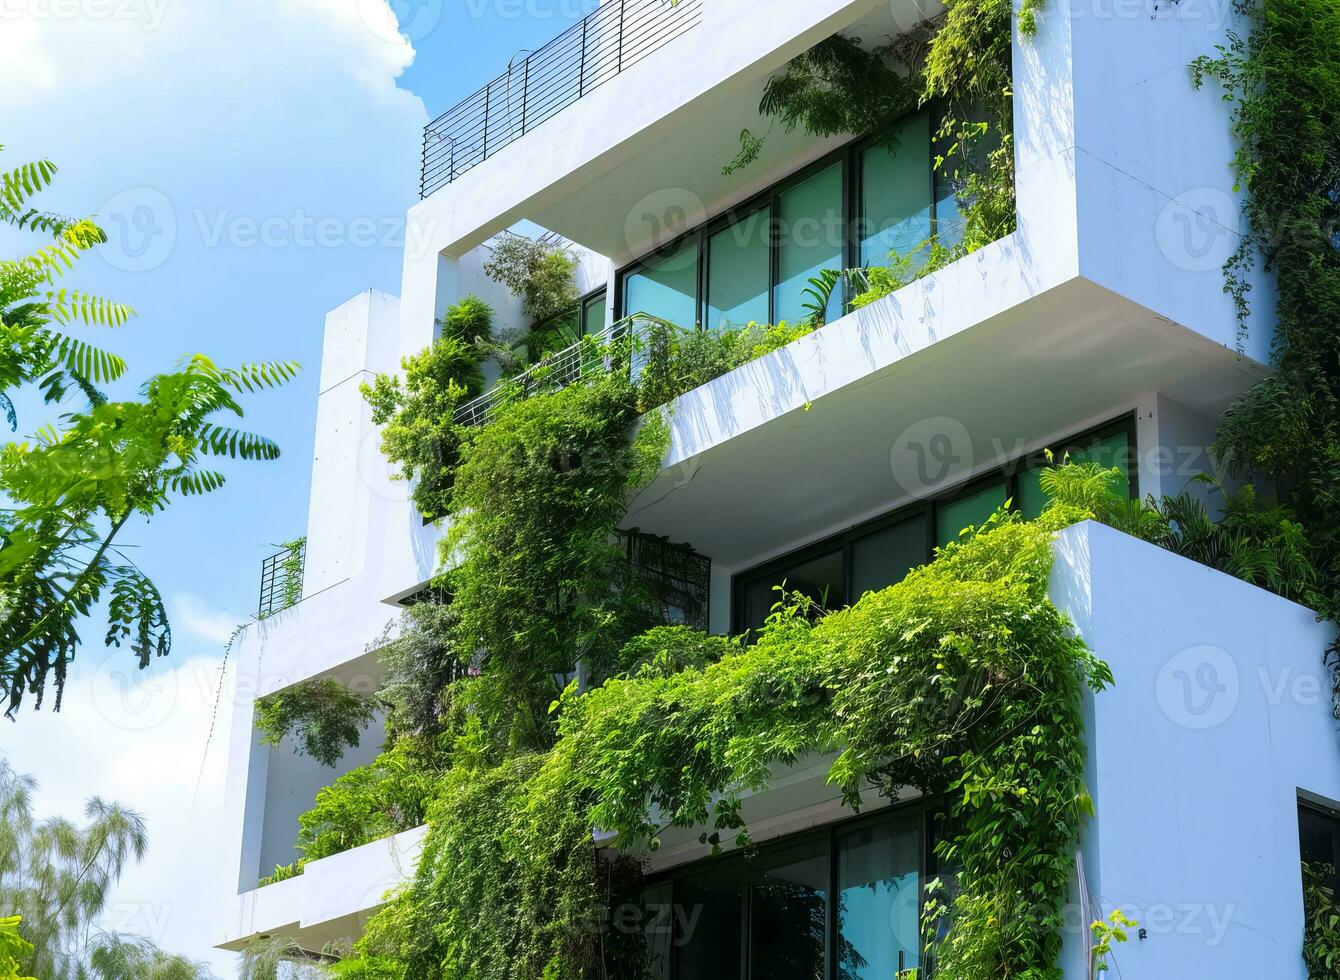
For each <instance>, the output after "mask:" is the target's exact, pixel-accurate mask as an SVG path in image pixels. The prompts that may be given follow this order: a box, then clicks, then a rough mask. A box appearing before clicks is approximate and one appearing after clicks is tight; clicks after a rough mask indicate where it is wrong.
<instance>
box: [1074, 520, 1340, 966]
mask: <svg viewBox="0 0 1340 980" xmlns="http://www.w3.org/2000/svg"><path fill="white" fill-rule="evenodd" d="M1056 554H1057V563H1056V566H1055V569H1054V571H1053V575H1052V584H1051V594H1052V598H1053V600H1054V601H1055V602H1056V604H1057V605H1058V607H1060V608H1061V610H1062V611H1063V612H1065V613H1067V614H1068V615H1069V616H1070V617H1071V618H1072V619H1073V621H1074V622H1075V624H1076V626H1077V628H1078V631H1079V633H1080V634H1081V635H1082V636H1083V637H1084V638H1085V640H1087V641H1088V643H1089V645H1090V647H1091V648H1092V649H1093V650H1094V651H1095V652H1096V653H1097V654H1098V655H1099V656H1100V657H1102V658H1103V659H1104V660H1105V661H1106V662H1107V663H1108V664H1109V665H1110V666H1111V668H1112V671H1113V674H1114V675H1115V677H1116V684H1115V686H1113V687H1112V688H1110V689H1108V690H1106V691H1104V692H1102V693H1101V694H1098V695H1095V696H1093V697H1092V698H1090V699H1089V703H1088V705H1087V714H1088V718H1087V729H1088V735H1087V741H1088V743H1089V760H1088V779H1089V786H1090V789H1091V792H1092V794H1093V798H1094V803H1095V806H1096V811H1097V813H1096V816H1095V818H1094V819H1093V820H1092V821H1091V822H1090V823H1089V824H1088V826H1087V828H1086V830H1085V833H1084V843H1083V854H1084V864H1085V868H1086V872H1087V876H1088V884H1089V889H1090V891H1091V893H1092V895H1093V897H1094V898H1095V899H1096V904H1097V905H1098V906H1099V907H1100V910H1101V914H1106V912H1107V911H1109V910H1110V909H1112V908H1114V907H1119V908H1121V909H1122V910H1123V911H1124V912H1125V913H1126V914H1127V915H1130V916H1131V917H1132V918H1135V919H1138V920H1140V923H1141V925H1142V926H1143V927H1144V928H1145V929H1146V931H1147V938H1146V939H1144V940H1140V939H1138V938H1137V937H1136V936H1135V935H1132V937H1131V941H1130V942H1128V943H1127V944H1125V945H1123V946H1121V947H1119V948H1118V950H1117V954H1116V957H1115V963H1116V967H1117V969H1114V971H1113V974H1112V975H1114V976H1125V977H1151V978H1153V977H1158V978H1165V977H1223V978H1242V980H1248V978H1256V977H1271V978H1272V980H1273V978H1280V980H1285V978H1298V980H1303V978H1305V977H1306V971H1305V970H1304V968H1303V962H1302V960H1301V958H1300V951H1301V948H1302V946H1301V944H1302V924H1303V905H1302V890H1301V881H1300V872H1299V840H1298V794H1299V791H1300V790H1305V791H1308V792H1311V793H1314V794H1317V795H1319V796H1321V797H1323V798H1325V799H1327V800H1332V801H1334V800H1340V752H1338V751H1337V745H1336V722H1335V720H1334V718H1333V717H1332V715H1331V702H1330V677H1329V674H1328V672H1327V671H1326V670H1325V668H1324V666H1323V663H1322V655H1323V651H1324V650H1325V649H1326V647H1327V645H1328V644H1329V642H1330V641H1331V639H1332V638H1333V636H1334V631H1333V629H1332V628H1331V627H1330V626H1329V625H1325V624H1319V623H1317V622H1316V621H1315V617H1314V616H1313V614H1312V613H1311V612H1310V611H1309V610H1307V609H1304V608H1302V607H1301V606H1297V605H1294V604H1293V603H1290V602H1287V601H1285V600H1284V599H1281V598H1279V597H1278V596H1275V595H1273V594H1271V593H1268V592H1265V591H1264V590H1262V589H1258V588H1255V587H1254V586H1250V585H1247V584H1246V583H1244V582H1241V581H1239V580H1237V579H1234V578H1231V577H1230V576H1227V575H1224V574H1221V573H1219V572H1215V571H1212V570H1211V569H1208V568H1206V567H1204V566H1201V565H1198V564H1196V563H1194V562H1191V561H1188V560H1186V559H1184V558H1180V557H1178V556H1176V555H1173V554H1171V553H1169V552H1166V551H1163V550H1161V549H1159V548H1156V547H1154V546H1152V545H1147V544H1144V543H1142V542H1140V541H1137V540H1135V539H1134V538H1130V537H1127V536H1125V535H1122V534H1120V533H1118V532H1116V531H1113V530H1111V529H1109V528H1105V527H1102V526H1100V525H1096V524H1091V523H1090V524H1082V525H1079V526H1076V527H1073V528H1070V529H1069V530H1067V531H1065V532H1064V533H1063V534H1062V535H1061V536H1060V538H1059V540H1058V542H1057V545H1056ZM1076 898H1077V896H1076ZM1083 959H1084V956H1083V945H1082V941H1081V936H1080V935H1079V933H1078V931H1072V932H1071V933H1070V934H1069V935H1068V936H1067V944H1066V951H1065V958H1064V963H1065V966H1066V976H1067V977H1083V976H1084V975H1085V973H1084V970H1083Z"/></svg>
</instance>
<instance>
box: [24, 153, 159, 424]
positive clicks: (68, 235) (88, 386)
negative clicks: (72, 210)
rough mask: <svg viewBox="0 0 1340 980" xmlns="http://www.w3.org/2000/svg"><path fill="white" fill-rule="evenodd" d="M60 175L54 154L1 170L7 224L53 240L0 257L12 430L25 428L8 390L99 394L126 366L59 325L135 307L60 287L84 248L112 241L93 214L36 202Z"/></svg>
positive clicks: (114, 318) (116, 317)
mask: <svg viewBox="0 0 1340 980" xmlns="http://www.w3.org/2000/svg"><path fill="white" fill-rule="evenodd" d="M3 149H4V147H3V146H0V150H3ZM55 174H56V166H55V164H53V163H51V162H50V161H48V160H40V161H37V162H35V163H25V164H20V165H19V166H18V167H17V168H15V169H14V170H12V171H10V172H8V173H0V223H4V224H7V225H10V226H11V227H13V228H15V229H17V230H19V231H30V232H35V233H37V234H40V235H43V236H47V237H49V239H50V243H49V244H47V245H44V246H41V247H40V248H38V249H37V250H36V251H35V252H33V253H32V254H31V255H28V256H25V257H23V258H18V259H3V260H0V409H2V410H3V411H4V413H5V416H6V420H7V421H8V423H9V426H10V428H11V429H15V428H17V426H18V418H17V415H16V413H15V410H14V403H13V401H11V399H10V397H9V395H8V394H7V392H9V391H12V390H13V389H15V388H19V387H22V386H24V385H27V384H37V385H38V387H39V389H40V390H41V392H42V396H43V398H44V400H45V401H47V402H54V401H58V400H59V399H61V398H62V397H64V395H65V393H66V392H67V391H68V390H69V389H71V388H76V389H78V390H80V391H83V392H85V393H86V394H88V395H89V396H90V397H92V398H97V397H100V396H99V395H98V394H97V392H96V389H95V388H94V386H95V385H99V384H105V383H108V382H111V381H115V380H116V379H117V378H119V377H120V376H121V375H122V374H124V373H125V370H126V365H125V362H124V361H122V360H121V359H120V358H119V357H117V356H116V355H114V354H109V353H107V352H106V351H103V350H100V349H98V348H96V347H93V346H91V345H89V344H88V343H86V342H85V341H82V340H79V339H77V338H75V337H71V336H69V335H67V334H65V333H63V332H62V331H61V330H60V329H56V328H58V327H59V328H63V327H65V326H67V325H69V324H71V323H73V322H76V321H77V322H79V323H82V324H84V325H86V326H104V327H117V326H121V325H122V324H123V323H125V322H126V320H128V319H129V318H130V316H131V315H132V312H133V311H132V310H131V309H130V307H128V306H125V305H124V304H121V303H114V302H112V301H110V300H106V299H102V298H100V297H96V296H90V295H88V294H87V293H83V292H80V291H79V290H68V289H64V288H59V287H57V285H56V282H57V280H58V279H60V278H61V277H63V276H64V275H65V274H66V273H68V272H70V271H71V270H72V269H73V268H74V265H75V263H76V262H78V261H79V259H80V258H81V257H82V256H83V255H84V253H86V252H88V251H90V250H91V249H94V248H96V247H97V246H99V245H102V244H104V243H105V242H106V240H107V236H106V235H105V234H104V233H103V231H102V229H101V228H99V227H98V226H97V225H96V224H94V223H93V222H92V221H91V220H90V219H87V218H83V219H76V218H69V217H66V216H64V215H58V214H53V213H51V212H49V211H43V210H41V209H39V208H37V207H36V206H34V205H33V203H32V202H33V199H34V198H35V197H36V196H37V195H38V194H39V193H41V192H42V191H43V190H45V189H46V188H47V187H49V186H50V185H51V183H52V181H53V180H54V178H55Z"/></svg>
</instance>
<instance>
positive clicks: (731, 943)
mask: <svg viewBox="0 0 1340 980" xmlns="http://www.w3.org/2000/svg"><path fill="white" fill-rule="evenodd" d="M744 901H745V892H744V878H743V875H742V874H741V873H740V869H739V866H738V865H727V866H726V867H725V868H722V869H720V870H713V871H708V872H705V873H703V874H700V875H695V876H693V877H691V878H685V879H684V880H683V881H681V882H680V883H679V903H678V904H679V908H678V909H677V910H676V918H677V919H678V930H679V935H678V936H677V937H676V939H675V943H676V945H677V946H678V950H677V955H676V960H677V964H676V967H677V968H676V970H675V977H676V980H740V977H741V973H742V971H741V966H742V963H741V960H742V958H743V956H742V949H741V942H740V938H741V936H742V935H743V931H744Z"/></svg>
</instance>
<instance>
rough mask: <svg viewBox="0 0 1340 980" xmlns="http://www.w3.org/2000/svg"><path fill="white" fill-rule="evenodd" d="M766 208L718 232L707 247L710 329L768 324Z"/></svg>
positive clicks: (769, 214) (769, 273)
mask: <svg viewBox="0 0 1340 980" xmlns="http://www.w3.org/2000/svg"><path fill="white" fill-rule="evenodd" d="M771 216H772V210H771V209H770V208H764V209H762V210H761V211H755V212H754V213H753V214H750V215H747V216H745V217H744V218H741V219H740V220H739V221H737V222H735V224H733V225H731V226H730V227H728V228H723V229H722V230H721V231H719V232H717V233H716V234H715V235H713V236H712V238H711V239H710V240H709V242H708V246H707V329H709V330H716V329H717V328H718V327H722V326H744V325H745V324H747V323H749V322H751V321H752V322H754V323H767V322H768V284H769V280H770V278H771V275H772V270H771V267H770V265H769V253H768V230H769V225H770V223H771Z"/></svg>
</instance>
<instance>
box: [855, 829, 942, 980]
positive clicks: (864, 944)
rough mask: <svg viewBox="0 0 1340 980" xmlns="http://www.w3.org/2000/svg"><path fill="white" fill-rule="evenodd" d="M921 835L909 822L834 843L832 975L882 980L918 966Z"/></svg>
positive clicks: (856, 979) (859, 833)
mask: <svg viewBox="0 0 1340 980" xmlns="http://www.w3.org/2000/svg"><path fill="white" fill-rule="evenodd" d="M920 867H921V833H920V830H919V821H918V820H917V819H915V818H912V819H906V820H900V821H898V822H896V823H883V824H876V825H874V826H871V827H868V828H863V829H861V830H855V831H852V832H851V833H847V834H843V835H842V836H841V837H839V838H838V892H837V896H838V910H837V914H838V943H839V945H838V959H839V962H838V975H839V976H842V977H846V978H849V980H885V978H887V977H900V976H902V975H903V971H905V970H914V969H916V968H917V967H918V965H919V960H920V949H921V941H920V935H921V933H920V926H919V919H920V910H921V876H920Z"/></svg>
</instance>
